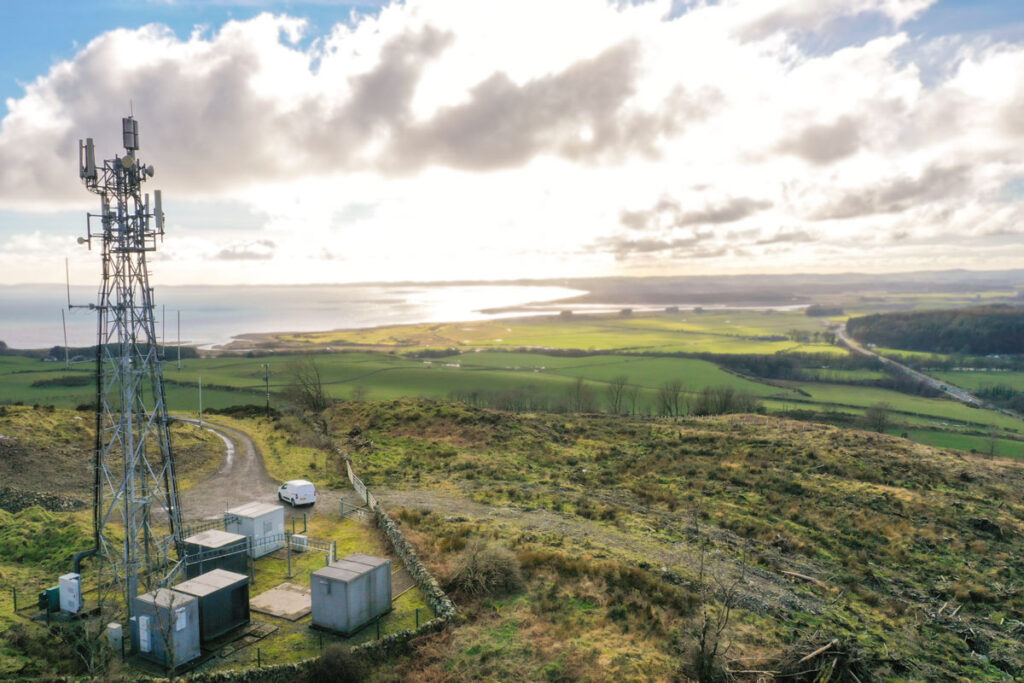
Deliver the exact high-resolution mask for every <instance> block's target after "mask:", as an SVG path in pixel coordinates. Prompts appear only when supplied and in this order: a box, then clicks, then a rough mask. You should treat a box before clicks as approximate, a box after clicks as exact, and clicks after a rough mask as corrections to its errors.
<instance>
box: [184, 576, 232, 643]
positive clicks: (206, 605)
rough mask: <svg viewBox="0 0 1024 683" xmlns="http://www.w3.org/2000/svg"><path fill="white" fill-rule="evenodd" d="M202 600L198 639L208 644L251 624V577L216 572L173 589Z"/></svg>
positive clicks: (200, 603)
mask: <svg viewBox="0 0 1024 683" xmlns="http://www.w3.org/2000/svg"><path fill="white" fill-rule="evenodd" d="M174 590H176V591H178V592H179V593H185V594H186V595H191V596H193V597H195V598H196V599H198V600H199V638H200V640H201V641H202V642H203V643H207V642H209V641H211V640H213V639H214V638H218V637H220V636H222V635H224V634H225V633H227V632H228V631H231V630H233V629H236V628H238V627H239V626H243V625H245V624H248V623H249V577H248V576H246V575H245V574H237V573H235V572H229V571H225V570H223V569H214V570H213V571H212V572H207V573H205V574H201V575H200V576H197V577H196V578H194V579H189V580H188V581H185V582H183V583H179V584H178V585H177V586H175V587H174Z"/></svg>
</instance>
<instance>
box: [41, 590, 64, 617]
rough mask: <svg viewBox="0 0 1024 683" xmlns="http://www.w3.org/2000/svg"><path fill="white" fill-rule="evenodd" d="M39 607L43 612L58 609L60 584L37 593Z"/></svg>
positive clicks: (56, 610)
mask: <svg viewBox="0 0 1024 683" xmlns="http://www.w3.org/2000/svg"><path fill="white" fill-rule="evenodd" d="M39 609H41V610H43V611H44V612H59V611H60V586H53V587H51V588H47V589H46V590H44V591H43V592H42V593H40V594H39Z"/></svg>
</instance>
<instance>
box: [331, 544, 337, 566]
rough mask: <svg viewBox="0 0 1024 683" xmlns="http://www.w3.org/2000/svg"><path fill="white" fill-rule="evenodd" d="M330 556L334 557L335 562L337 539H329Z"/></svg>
mask: <svg viewBox="0 0 1024 683" xmlns="http://www.w3.org/2000/svg"><path fill="white" fill-rule="evenodd" d="M331 557H333V558H334V561H335V562H337V561H338V542H337V541H331Z"/></svg>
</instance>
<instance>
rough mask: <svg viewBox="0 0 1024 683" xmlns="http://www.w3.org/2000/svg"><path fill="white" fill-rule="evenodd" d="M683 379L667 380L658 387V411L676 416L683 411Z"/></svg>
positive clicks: (669, 415)
mask: <svg viewBox="0 0 1024 683" xmlns="http://www.w3.org/2000/svg"><path fill="white" fill-rule="evenodd" d="M682 394H683V380H681V379H678V378H676V379H670V380H666V381H665V383H664V384H662V385H661V386H660V387H659V388H658V412H660V413H661V414H662V415H666V416H668V417H675V416H677V415H681V414H682V413H683V403H682Z"/></svg>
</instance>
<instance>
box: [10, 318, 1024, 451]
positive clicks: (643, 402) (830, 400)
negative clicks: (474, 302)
mask: <svg viewBox="0 0 1024 683" xmlns="http://www.w3.org/2000/svg"><path fill="white" fill-rule="evenodd" d="M747 315H748V318H749V317H758V318H760V317H764V318H768V319H774V316H770V315H768V316H766V315H764V314H760V313H758V314H756V316H752V315H751V314H747ZM725 320H727V318H724V317H723V321H722V324H724V321H725ZM605 322H609V323H619V322H620V321H618V320H613V321H605ZM748 322H749V320H748ZM593 324H594V325H597V323H593ZM602 324H603V323H602ZM667 324H668V323H667V322H666V321H664V320H655V321H651V320H648V321H646V322H645V323H644V325H646V326H647V327H648V328H649V329H650V328H656V327H658V326H665V325H667ZM315 358H316V363H317V366H318V368H319V371H320V375H321V378H322V381H323V384H324V387H325V390H326V392H327V394H328V395H329V396H331V397H334V398H343V399H345V398H352V397H354V396H357V395H358V396H362V397H364V398H369V399H378V400H383V399H397V398H406V397H422V398H437V399H447V398H450V397H452V396H453V395H457V394H461V395H466V394H471V393H475V394H478V395H483V396H486V395H488V394H490V395H497V394H503V393H506V392H514V391H524V390H525V391H528V392H529V393H530V394H531V395H532V396H534V397H535V398H538V399H541V400H542V401H547V402H549V404H550V405H557V404H558V403H559V402H562V401H564V400H565V399H566V397H567V396H568V395H569V393H570V392H571V389H572V387H573V385H574V383H575V382H576V380H577V378H583V379H584V380H586V382H587V384H588V386H589V387H590V388H591V390H592V393H593V395H594V397H595V398H596V405H597V406H598V408H599V409H601V410H603V409H605V407H606V406H605V403H606V392H605V389H606V388H607V387H608V386H609V383H610V382H611V381H612V380H613V379H615V378H617V377H620V376H621V377H625V378H626V382H627V384H628V385H629V386H632V387H637V388H639V389H640V391H639V399H638V401H637V405H636V408H637V409H638V410H639V411H641V412H645V413H647V412H657V407H656V404H657V393H658V389H659V388H660V387H661V386H663V385H664V384H665V382H666V381H668V380H676V379H678V380H681V381H682V384H683V392H684V396H686V397H687V398H692V397H693V396H695V395H696V393H697V392H699V391H700V390H701V389H703V388H704V387H708V386H730V387H732V388H734V389H735V390H736V391H738V392H740V393H745V394H749V395H751V396H755V397H757V398H758V399H759V400H761V401H762V403H763V404H764V406H765V408H767V409H768V411H770V412H785V411H789V410H810V411H816V412H820V413H827V412H839V413H846V414H850V415H858V416H859V415H863V412H864V409H865V408H867V407H869V406H872V405H874V404H877V403H888V404H889V405H890V406H891V407H892V409H893V411H895V414H894V415H893V419H894V421H896V422H897V423H899V424H902V425H906V426H908V427H910V428H913V430H914V431H913V434H914V435H915V436H914V437H912V438H915V440H919V441H921V442H922V443H929V444H932V443H935V442H936V439H937V438H942V437H937V436H936V434H939V432H935V431H931V430H930V429H929V428H933V429H940V430H948V431H949V433H953V432H961V431H968V430H969V429H971V425H975V427H973V428H974V429H977V428H978V425H980V426H981V427H982V428H984V429H989V428H992V429H998V430H1011V431H1017V430H1018V429H1020V428H1021V427H1022V426H1024V425H1021V423H1020V421H1019V420H1016V419H1014V418H1011V417H1008V416H1005V415H1001V414H999V413H996V412H993V411H987V410H980V409H976V408H970V407H968V406H965V405H963V404H960V403H957V402H955V401H951V400H945V399H930V398H923V397H919V396H911V395H907V394H902V393H899V392H896V391H892V390H888V389H879V388H875V387H862V386H850V385H843V384H838V383H830V382H829V381H828V380H842V379H846V380H868V379H878V378H879V377H881V374H880V373H878V372H875V371H869V370H820V371H816V372H815V374H816V376H817V378H818V379H820V380H822V381H817V382H815V381H811V382H782V383H775V384H768V383H763V382H757V381H753V380H750V379H747V378H744V377H740V376H737V375H735V374H733V373H730V372H727V371H725V370H723V369H722V368H720V367H718V366H716V365H715V364H714V363H711V362H708V361H703V360H698V359H694V358H666V357H647V356H636V355H617V354H600V355H594V356H582V357H564V356H548V355H544V354H543V353H510V352H500V351H486V350H481V351H477V352H469V353H462V354H458V355H453V356H448V357H445V358H431V359H417V358H408V357H405V356H400V355H397V354H393V353H379V352H349V353H322V354H317V355H316V356H315ZM297 360H298V359H297V357H295V356H264V357H237V356H221V357H212V358H197V359H187V360H184V361H183V362H182V365H181V369H178V367H177V364H176V363H167V364H166V365H165V366H164V378H165V380H166V385H165V391H166V396H167V404H168V406H169V407H170V409H171V410H174V411H191V412H195V411H197V410H198V408H199V387H198V384H199V379H200V377H202V381H203V407H204V408H207V409H208V408H225V407H228V406H232V405H241V404H257V405H262V404H263V402H264V400H265V395H264V379H263V378H264V368H263V364H267V365H269V372H270V390H271V393H272V398H271V403H272V405H279V404H280V402H281V400H282V398H281V396H280V394H281V392H282V391H283V390H284V389H285V387H286V386H287V384H288V382H289V376H290V373H291V367H292V366H293V365H294V364H295V363H296V362H297ZM91 372H92V365H91V364H87V363H86V364H81V365H77V366H73V367H72V368H71V369H70V370H68V369H65V368H64V367H63V364H60V363H44V362H42V361H39V360H34V359H28V358H20V357H11V356H8V357H0V402H5V403H14V402H16V401H21V402H23V403H25V404H28V405H33V404H43V405H47V404H52V405H55V406H57V407H75V406H78V405H80V404H83V403H90V402H92V401H93V400H94V395H95V389H94V387H93V386H92V384H91V382H88V383H87V384H85V385H82V386H71V387H68V386H43V387H33V386H32V383H33V382H36V381H38V380H49V379H54V378H60V377H66V376H71V377H81V378H87V377H89V376H90V375H91ZM941 376H942V377H943V378H944V379H946V380H947V381H950V382H952V383H955V384H958V385H961V386H967V388H977V387H978V386H983V385H984V384H986V383H988V384H991V383H995V382H997V381H1001V382H1003V383H1011V384H1012V385H1014V386H1018V385H1019V386H1024V373H993V372H987V373H981V372H979V373H962V372H960V373H942V375H941ZM954 380H959V381H954ZM972 381H973V382H974V383H973V384H972V383H971V382H972ZM957 436H959V435H957ZM946 443H948V444H949V445H947V446H946V447H949V448H960V449H962V450H970V449H971V448H974V449H976V450H978V451H979V452H981V451H983V448H981V447H979V446H978V443H977V439H973V440H972V439H968V438H965V439H953V440H948V439H947V442H946ZM1002 448H1003V449H1004V450H1005V449H1007V448H1010V447H1009V446H1005V445H1004V446H1002Z"/></svg>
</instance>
